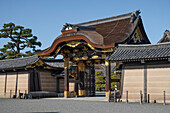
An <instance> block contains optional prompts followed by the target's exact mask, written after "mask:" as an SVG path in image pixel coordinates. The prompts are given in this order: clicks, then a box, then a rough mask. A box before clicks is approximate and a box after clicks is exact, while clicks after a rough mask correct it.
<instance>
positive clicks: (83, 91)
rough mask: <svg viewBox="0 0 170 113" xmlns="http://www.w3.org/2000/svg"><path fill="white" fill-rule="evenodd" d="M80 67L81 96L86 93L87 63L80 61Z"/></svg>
mask: <svg viewBox="0 0 170 113" xmlns="http://www.w3.org/2000/svg"><path fill="white" fill-rule="evenodd" d="M78 68H79V79H80V84H79V86H80V87H79V93H78V95H79V96H84V95H85V90H84V70H85V64H84V63H83V62H79V63H78Z"/></svg>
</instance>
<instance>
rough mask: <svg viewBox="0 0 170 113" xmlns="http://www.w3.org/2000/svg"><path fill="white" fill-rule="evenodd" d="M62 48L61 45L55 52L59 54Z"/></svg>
mask: <svg viewBox="0 0 170 113" xmlns="http://www.w3.org/2000/svg"><path fill="white" fill-rule="evenodd" d="M60 49H61V47H60V46H59V47H58V49H57V50H56V51H55V53H56V54H58V53H59V51H60Z"/></svg>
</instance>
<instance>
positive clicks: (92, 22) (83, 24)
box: [74, 10, 138, 26]
mask: <svg viewBox="0 0 170 113" xmlns="http://www.w3.org/2000/svg"><path fill="white" fill-rule="evenodd" d="M137 11H138V10H137ZM134 12H136V11H133V12H130V13H126V14H121V15H117V16H111V17H106V18H102V19H96V20H92V21H88V22H83V23H78V24H74V25H80V26H86V25H87V26H89V24H94V23H96V22H97V23H98V24H99V22H101V21H106V20H112V19H113V20H112V21H116V20H118V19H125V18H130V17H131V14H132V13H134ZM121 17H122V18H121ZM123 17H124V18H123ZM116 18H118V19H116ZM114 19H115V20H114ZM112 21H110V22H112ZM94 25H96V24H94Z"/></svg>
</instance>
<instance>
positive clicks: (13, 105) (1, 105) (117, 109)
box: [0, 99, 170, 113]
mask: <svg viewBox="0 0 170 113" xmlns="http://www.w3.org/2000/svg"><path fill="white" fill-rule="evenodd" d="M25 112H27V113H30V112H31V113H32V112H39V113H45V112H48V113H49V112H50V113H170V105H166V106H163V105H162V104H142V105H140V104H139V103H129V104H126V103H113V102H110V103H108V102H105V101H100V102H99V101H76V100H59V99H57V100H54V99H27V100H25V99H0V113H25Z"/></svg>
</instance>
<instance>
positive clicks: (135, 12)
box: [130, 9, 141, 23]
mask: <svg viewBox="0 0 170 113" xmlns="http://www.w3.org/2000/svg"><path fill="white" fill-rule="evenodd" d="M140 13H141V12H140V10H139V9H138V10H136V11H134V12H132V14H131V20H130V22H131V23H133V22H134V21H135V20H136V18H137V17H138V16H139V14H140Z"/></svg>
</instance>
